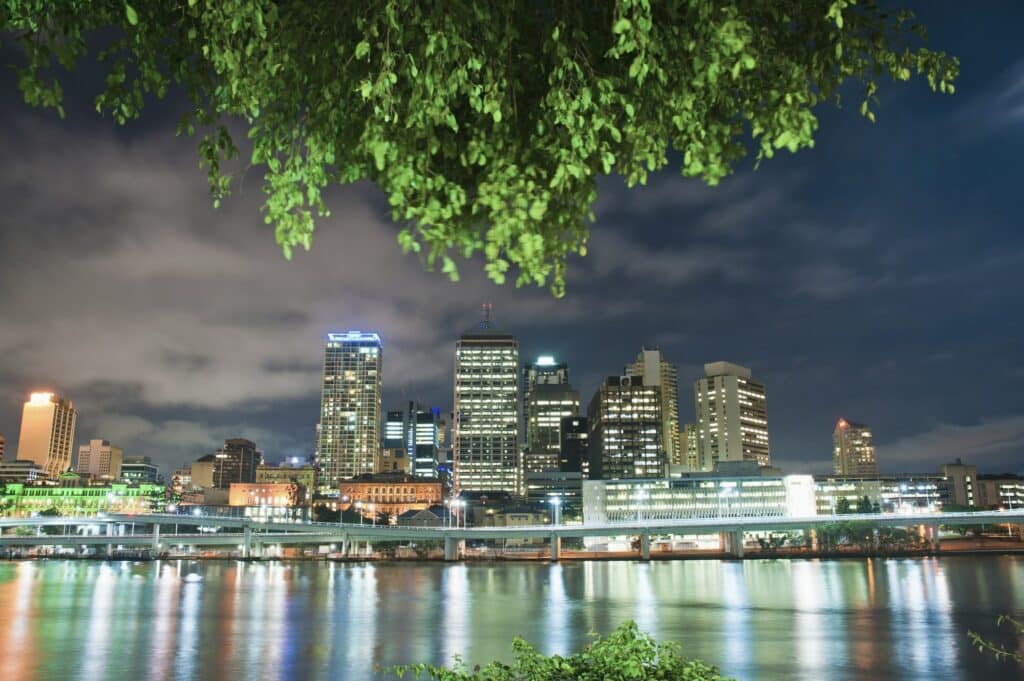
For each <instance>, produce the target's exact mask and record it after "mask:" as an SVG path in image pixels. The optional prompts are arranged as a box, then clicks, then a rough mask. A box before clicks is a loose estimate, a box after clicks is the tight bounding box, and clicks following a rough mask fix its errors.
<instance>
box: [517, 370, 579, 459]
mask: <svg viewBox="0 0 1024 681" xmlns="http://www.w3.org/2000/svg"><path fill="white" fill-rule="evenodd" d="M579 412H580V394H579V393H578V392H576V391H575V390H573V389H572V386H571V385H569V367H568V365H566V364H565V363H564V362H562V363H556V362H555V360H554V358H553V357H550V356H546V355H542V356H541V357H538V358H537V361H536V362H527V363H525V364H524V365H523V416H524V422H525V424H524V425H525V432H526V451H525V454H524V461H523V464H524V466H525V470H526V472H527V473H541V472H543V471H551V470H558V469H559V452H560V450H561V435H560V433H561V426H562V419H563V418H565V417H567V416H578V415H579Z"/></svg>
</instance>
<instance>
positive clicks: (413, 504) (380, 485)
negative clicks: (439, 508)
mask: <svg viewBox="0 0 1024 681" xmlns="http://www.w3.org/2000/svg"><path fill="white" fill-rule="evenodd" d="M338 500H339V502H340V503H339V507H340V508H341V509H342V510H348V509H349V508H353V507H354V508H356V509H357V510H358V511H359V512H361V513H363V514H364V515H366V516H372V515H374V514H387V515H389V516H392V517H395V516H400V515H401V514H403V513H405V512H406V511H412V510H423V509H425V508H429V507H431V506H434V505H435V504H440V503H441V481H440V480H437V479H430V478H416V477H413V476H411V475H406V474H404V473H375V474H374V473H367V474H364V475H360V476H357V477H355V478H353V479H352V480H342V481H341V483H340V484H339V485H338Z"/></svg>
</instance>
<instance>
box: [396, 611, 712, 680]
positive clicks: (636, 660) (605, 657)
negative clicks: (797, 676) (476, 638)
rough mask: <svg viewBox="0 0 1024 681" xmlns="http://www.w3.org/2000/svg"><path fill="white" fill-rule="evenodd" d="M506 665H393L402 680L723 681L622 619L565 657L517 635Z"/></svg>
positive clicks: (670, 645)
mask: <svg viewBox="0 0 1024 681" xmlns="http://www.w3.org/2000/svg"><path fill="white" fill-rule="evenodd" d="M512 652H513V655H514V657H515V659H514V661H513V662H512V664H510V665H509V664H504V663H502V662H491V663H489V664H487V665H484V666H483V667H480V666H476V667H474V668H473V669H468V668H467V667H466V665H465V663H464V662H463V661H462V659H461V658H458V657H456V659H455V663H454V665H453V666H452V667H451V668H448V667H435V666H433V665H429V664H414V665H406V666H401V667H395V668H393V669H392V670H391V671H392V672H393V673H394V674H395V675H396V676H398V677H399V678H403V677H404V676H405V675H406V674H411V675H412V676H413V678H416V679H432V680H433V681H569V680H570V679H572V680H573V681H626V680H629V681H655V680H658V681H669V680H670V679H671V681H727V680H726V677H724V676H722V675H721V674H719V673H718V670H717V669H715V668H714V667H712V666H710V665H707V664H705V663H704V662H701V661H700V660H694V659H688V658H685V657H683V656H682V655H681V654H680V652H679V647H678V645H676V644H674V643H658V642H657V641H655V640H654V638H653V637H651V636H650V635H648V634H645V633H643V632H642V631H640V630H639V628H638V627H637V625H636V622H632V621H627V622H625V623H623V624H622V625H621V626H620V627H619V628H618V629H616V630H615V631H613V632H612V633H610V634H609V635H608V636H606V637H604V638H601V637H600V636H596V637H595V639H594V642H593V643H591V644H590V645H588V646H586V647H585V648H584V649H583V650H581V651H580V652H578V653H575V654H573V655H570V656H569V657H562V656H560V655H551V656H546V655H543V654H541V653H540V652H538V651H537V649H536V648H534V647H533V646H531V645H530V644H529V643H527V642H526V641H524V640H523V639H521V638H519V637H516V638H515V639H513V641H512Z"/></svg>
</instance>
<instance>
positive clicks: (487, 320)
mask: <svg viewBox="0 0 1024 681" xmlns="http://www.w3.org/2000/svg"><path fill="white" fill-rule="evenodd" d="M480 307H481V310H480V328H481V329H489V328H491V304H490V303H484V304H483V305H481V306H480Z"/></svg>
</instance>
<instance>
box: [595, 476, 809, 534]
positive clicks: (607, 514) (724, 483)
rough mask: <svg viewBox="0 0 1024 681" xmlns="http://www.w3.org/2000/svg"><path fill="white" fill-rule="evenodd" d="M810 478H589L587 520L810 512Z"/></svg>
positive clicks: (602, 521) (606, 520) (763, 515)
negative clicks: (795, 491)
mask: <svg viewBox="0 0 1024 681" xmlns="http://www.w3.org/2000/svg"><path fill="white" fill-rule="evenodd" d="M808 478H810V476H787V477H786V478H782V477H779V476H772V477H765V476H760V475H753V476H717V475H714V474H704V475H694V476H683V477H680V478H660V479H633V480H585V481H584V482H583V522H584V524H600V523H607V522H615V521H631V520H640V521H642V520H669V519H686V518H716V517H757V518H760V517H775V516H786V515H799V514H800V513H801V512H804V513H805V514H806V511H807V510H808V509H809V508H810V507H811V506H812V504H809V503H807V502H806V499H807V498H810V499H813V488H812V487H810V486H809V484H808V482H807V479H808ZM787 479H789V482H788V485H789V487H791V488H793V489H802V490H804V496H803V499H804V501H801V498H800V497H799V496H795V495H793V494H792V493H790V494H787V489H788V487H787ZM808 490H809V491H808ZM808 495H810V496H809V497H808ZM791 508H792V509H793V512H790V509H791Z"/></svg>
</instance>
